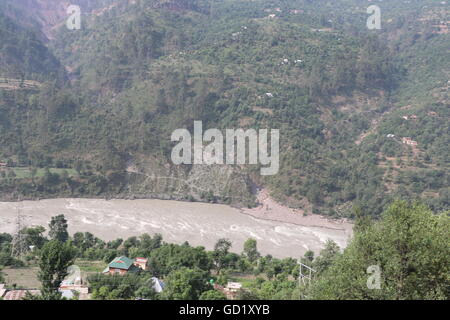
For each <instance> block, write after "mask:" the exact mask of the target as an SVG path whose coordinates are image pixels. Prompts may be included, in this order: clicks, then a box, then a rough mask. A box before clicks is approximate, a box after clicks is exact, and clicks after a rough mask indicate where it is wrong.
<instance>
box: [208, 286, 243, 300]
mask: <svg viewBox="0 0 450 320" xmlns="http://www.w3.org/2000/svg"><path fill="white" fill-rule="evenodd" d="M214 289H215V290H217V291H220V292H222V293H223V294H224V295H225V296H226V297H227V299H229V300H234V299H236V298H237V295H238V293H239V291H241V290H242V284H241V283H239V282H228V283H227V285H226V286H225V287H223V286H221V285H219V284H214Z"/></svg>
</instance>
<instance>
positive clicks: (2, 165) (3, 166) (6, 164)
mask: <svg viewBox="0 0 450 320" xmlns="http://www.w3.org/2000/svg"><path fill="white" fill-rule="evenodd" d="M7 166H8V163H7V162H0V167H2V168H6V167H7Z"/></svg>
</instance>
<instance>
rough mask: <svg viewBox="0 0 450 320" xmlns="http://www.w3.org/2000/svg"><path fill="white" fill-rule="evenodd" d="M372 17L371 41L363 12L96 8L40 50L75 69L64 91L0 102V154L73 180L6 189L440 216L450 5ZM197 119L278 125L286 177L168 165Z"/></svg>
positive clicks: (213, 5) (311, 5)
mask: <svg viewBox="0 0 450 320" xmlns="http://www.w3.org/2000/svg"><path fill="white" fill-rule="evenodd" d="M427 3H428V2H427ZM380 6H382V9H383V10H384V11H385V12H387V14H386V15H387V17H386V24H385V25H384V27H383V29H382V30H380V31H372V32H369V31H368V30H367V28H365V19H367V14H366V12H365V9H366V7H367V2H365V1H364V2H362V1H342V2H339V4H338V5H336V6H333V5H332V4H331V3H330V2H328V1H315V2H311V1H289V2H287V1H266V0H264V1H262V0H261V1H248V2H247V1H226V2H219V1H181V0H180V1H175V0H174V1H136V3H134V4H132V3H128V2H124V3H118V4H114V5H111V6H107V7H104V8H103V10H102V9H100V10H99V11H97V14H91V15H89V16H86V17H85V20H83V26H84V27H83V28H82V30H76V31H73V30H72V31H70V30H67V29H65V28H64V27H63V28H61V29H59V30H58V32H55V33H54V39H53V40H52V41H51V42H50V43H49V44H48V47H49V48H50V50H51V51H52V52H53V53H54V55H55V56H57V57H58V59H59V61H60V63H61V64H62V65H64V66H65V68H66V70H67V72H68V80H67V81H66V82H65V83H58V84H55V83H54V82H51V81H49V82H46V83H45V84H44V85H43V86H42V88H41V89H40V90H39V92H21V93H20V94H19V95H18V94H17V92H16V91H14V92H4V93H3V98H2V104H1V108H2V110H4V112H3V117H4V121H3V122H2V123H3V125H0V132H4V133H5V137H7V136H8V135H12V134H14V135H15V136H16V137H18V139H4V138H3V139H2V140H3V141H2V146H4V147H2V149H0V157H1V158H4V159H9V160H10V161H12V162H14V163H15V165H19V166H35V167H45V166H48V167H66V168H76V169H77V170H78V172H79V173H78V174H74V175H73V176H69V177H65V178H61V177H56V176H53V178H54V179H53V180H52V175H51V174H50V175H48V174H47V176H46V177H44V178H42V179H41V180H40V179H36V181H34V179H32V178H31V177H28V178H24V179H17V178H15V179H12V178H10V179H8V177H6V178H5V179H3V180H1V181H2V182H1V183H2V184H1V185H0V188H2V189H1V190H3V192H4V194H11V193H12V192H13V191H17V190H20V192H21V193H23V194H25V195H27V196H30V197H31V196H49V195H51V196H61V195H63V196H122V197H159V198H176V199H191V200H192V199H198V200H204V201H219V202H231V203H236V204H241V205H244V204H245V205H251V204H252V202H253V195H252V185H253V184H254V183H256V184H258V185H261V186H264V187H266V188H269V189H270V190H271V191H272V194H273V195H274V196H275V197H276V198H278V199H279V200H280V201H283V202H285V203H287V204H289V205H292V206H295V207H299V208H303V209H304V210H305V211H306V212H311V211H312V212H318V213H325V214H329V215H332V216H351V214H352V206H355V205H357V206H360V207H362V208H363V209H367V210H368V211H369V208H370V213H371V214H374V215H376V214H378V213H379V212H381V210H382V208H383V206H384V205H385V204H386V203H387V202H388V201H390V199H392V198H394V197H403V198H422V199H424V200H425V201H427V202H429V203H430V204H431V205H432V206H434V208H435V209H436V210H442V209H446V208H448V206H449V188H448V186H449V183H448V182H449V177H448V159H449V157H448V147H447V148H446V146H448V139H449V133H448V110H449V108H448V105H449V102H448V95H447V92H448V91H447V90H448V87H447V82H446V77H448V70H450V69H449V67H450V61H449V58H448V57H449V55H443V54H442V52H448V50H449V47H448V43H450V42H449V41H448V40H449V39H448V37H449V35H448V34H446V33H442V32H440V31H439V30H437V29H436V28H435V27H434V25H435V23H436V22H435V20H436V19H438V20H439V18H440V15H442V12H443V11H445V10H448V6H444V7H442V6H441V5H439V4H435V3H432V2H430V4H429V6H428V7H427V8H426V10H424V9H423V5H420V3H419V2H418V1H411V3H410V4H409V5H408V6H406V5H399V4H397V3H396V2H388V3H383V4H380ZM412 19H413V20H412ZM411 21H416V23H413V22H411ZM430 92H432V94H430ZM266 93H271V95H267V94H266ZM17 108H21V110H24V111H25V110H26V112H22V113H17V112H16V110H17ZM411 115H415V119H413V120H411V118H409V119H410V120H404V119H403V118H402V117H403V116H409V117H410V116H411ZM194 120H202V121H203V124H204V127H209V128H240V127H242V128H276V129H280V132H281V148H280V150H281V159H280V161H281V163H280V172H279V174H277V175H275V176H273V177H266V178H262V177H260V176H259V168H258V167H257V166H245V167H224V166H210V167H208V166H174V165H172V164H171V161H170V152H171V148H172V146H173V144H171V142H170V135H171V133H172V131H173V130H175V129H177V128H188V129H192V126H193V121H194ZM205 129H206V128H205ZM2 130H3V131H2ZM387 135H394V136H395V137H391V138H387ZM403 137H411V138H412V139H413V140H416V141H417V142H418V145H417V146H413V147H411V146H407V145H405V144H403V143H402V138H403Z"/></svg>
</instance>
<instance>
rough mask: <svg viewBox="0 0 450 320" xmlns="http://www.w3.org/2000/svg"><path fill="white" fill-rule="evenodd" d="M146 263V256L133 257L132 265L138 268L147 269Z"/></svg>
mask: <svg viewBox="0 0 450 320" xmlns="http://www.w3.org/2000/svg"><path fill="white" fill-rule="evenodd" d="M147 263H148V259H146V258H141V257H138V258H136V259H134V265H135V266H136V267H138V268H141V269H142V270H144V271H145V270H147Z"/></svg>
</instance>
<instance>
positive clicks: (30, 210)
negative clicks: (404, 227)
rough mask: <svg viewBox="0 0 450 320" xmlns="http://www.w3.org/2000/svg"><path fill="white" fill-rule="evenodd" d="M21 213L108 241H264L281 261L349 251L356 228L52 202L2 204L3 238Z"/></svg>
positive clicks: (169, 207) (195, 207)
mask: <svg viewBox="0 0 450 320" xmlns="http://www.w3.org/2000/svg"><path fill="white" fill-rule="evenodd" d="M18 208H20V212H21V215H22V220H23V224H24V225H26V226H33V225H42V226H45V227H47V226H48V223H49V221H50V218H51V217H52V216H55V215H58V214H64V215H65V217H66V219H67V220H68V224H69V232H70V233H71V234H73V233H75V232H77V231H81V232H91V233H93V234H94V235H95V236H97V237H99V238H101V239H103V240H106V241H108V240H113V239H116V238H127V237H129V236H138V235H140V234H143V233H148V234H150V235H152V234H154V233H161V234H162V235H163V238H164V240H165V241H167V242H174V243H182V242H184V241H188V242H189V243H190V244H191V245H194V246H197V245H202V246H205V247H206V248H207V249H212V248H213V246H214V244H215V243H216V241H217V240H218V239H219V238H228V239H230V240H231V241H232V243H233V248H232V251H234V252H236V253H240V252H241V251H242V246H243V243H244V241H245V240H246V239H248V238H250V237H251V238H255V239H256V240H257V241H258V249H259V251H260V252H261V253H262V254H264V255H265V254H271V255H273V256H275V257H278V258H283V257H294V258H298V257H300V256H302V255H303V254H304V253H305V252H306V251H307V250H313V251H315V252H316V253H318V252H319V251H320V249H321V248H322V247H323V245H324V243H325V242H326V241H327V239H332V240H334V241H335V242H336V243H337V244H338V245H339V246H341V247H345V245H346V244H347V241H348V239H349V237H350V235H351V227H350V228H349V227H348V226H347V227H336V228H330V227H329V226H320V225H317V226H311V225H301V224H298V223H292V222H281V221H274V220H265V219H261V218H256V217H254V216H252V215H250V214H245V213H243V212H242V211H241V210H239V209H236V208H233V207H230V206H226V205H218V204H205V203H195V202H179V201H168V200H98V199H52V200H41V201H24V202H20V203H14V202H0V232H8V233H13V232H14V231H15V228H16V217H17V211H18Z"/></svg>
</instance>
